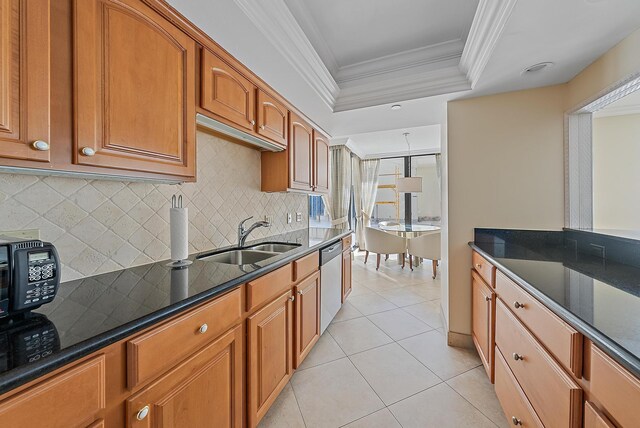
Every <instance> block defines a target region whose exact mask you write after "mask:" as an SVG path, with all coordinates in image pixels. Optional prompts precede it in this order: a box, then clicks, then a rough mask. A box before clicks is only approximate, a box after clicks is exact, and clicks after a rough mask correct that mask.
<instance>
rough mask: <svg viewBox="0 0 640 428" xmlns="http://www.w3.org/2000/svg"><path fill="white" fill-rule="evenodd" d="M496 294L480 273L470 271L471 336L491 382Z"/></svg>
mask: <svg viewBox="0 0 640 428" xmlns="http://www.w3.org/2000/svg"><path fill="white" fill-rule="evenodd" d="M495 302H496V295H495V293H494V292H493V290H492V289H491V288H490V287H489V286H488V285H487V284H485V283H484V281H483V280H482V278H481V277H480V275H478V274H477V273H476V272H475V271H472V272H471V312H472V320H473V324H472V329H471V337H472V338H473V343H474V345H475V346H476V349H477V350H478V354H479V355H480V359H481V360H482V364H483V365H484V369H485V370H486V371H487V375H488V376H489V379H490V380H491V383H493V371H494V365H493V357H494V343H495V339H494V331H495Z"/></svg>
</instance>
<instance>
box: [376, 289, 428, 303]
mask: <svg viewBox="0 0 640 428" xmlns="http://www.w3.org/2000/svg"><path fill="white" fill-rule="evenodd" d="M378 294H379V295H380V296H382V297H383V298H385V299H387V300H388V301H390V302H391V303H393V304H394V305H396V306H400V307H402V306H409V305H415V304H417V303H422V302H425V301H426V300H427V299H426V298H425V297H422V296H420V295H419V294H417V293H414V292H412V291H411V290H409V287H402V288H395V289H393V290H388V291H380V292H378Z"/></svg>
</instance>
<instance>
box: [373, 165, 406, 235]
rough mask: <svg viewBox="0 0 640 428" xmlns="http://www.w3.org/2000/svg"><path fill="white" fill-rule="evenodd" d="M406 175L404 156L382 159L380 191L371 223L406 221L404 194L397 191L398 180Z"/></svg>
mask: <svg viewBox="0 0 640 428" xmlns="http://www.w3.org/2000/svg"><path fill="white" fill-rule="evenodd" d="M403 176H404V158H388V159H380V173H379V175H378V193H376V204H375V206H374V207H373V214H372V215H371V224H372V225H377V224H378V223H379V222H381V221H394V222H398V223H402V222H404V216H405V206H404V205H405V201H404V199H405V198H404V194H403V193H398V192H397V191H396V180H397V179H398V178H399V177H403Z"/></svg>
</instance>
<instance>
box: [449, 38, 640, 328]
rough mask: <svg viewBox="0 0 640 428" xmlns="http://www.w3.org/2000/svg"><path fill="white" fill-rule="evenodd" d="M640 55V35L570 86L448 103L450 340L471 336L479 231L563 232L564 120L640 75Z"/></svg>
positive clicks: (576, 78)
mask: <svg viewBox="0 0 640 428" xmlns="http://www.w3.org/2000/svg"><path fill="white" fill-rule="evenodd" d="M638 52H640V30H637V31H636V32H634V33H633V34H631V35H630V36H629V37H627V38H626V39H625V40H623V41H622V42H620V43H619V44H618V45H616V46H615V47H613V48H612V49H610V50H609V51H608V52H607V53H606V54H604V55H603V56H602V57H601V58H600V59H598V60H596V61H595V62H594V63H592V64H591V65H590V66H588V67H587V68H586V69H585V70H583V71H582V72H581V73H580V74H578V75H577V76H576V77H575V78H574V79H573V80H571V81H570V82H568V83H566V84H563V85H557V86H551V87H545V88H538V89H533V90H528V91H517V92H510V93H505V94H498V95H491V96H485V97H478V98H472V99H467V100H460V101H452V102H450V103H449V105H448V117H447V122H448V125H447V134H448V137H447V141H446V143H445V144H444V145H443V147H445V148H444V149H443V153H447V164H448V189H447V188H445V193H443V203H445V204H448V205H447V207H446V208H445V209H444V210H443V212H444V213H447V215H448V219H446V218H445V219H443V220H444V223H445V224H448V229H449V230H448V240H447V242H446V243H444V244H443V251H445V252H444V253H443V254H445V256H444V259H443V265H444V266H445V269H443V283H442V288H443V293H442V295H443V302H442V306H443V313H444V314H446V315H445V316H446V317H447V318H448V319H447V322H448V326H449V331H450V332H453V333H463V334H469V333H470V332H471V290H470V286H471V284H470V280H469V269H470V266H471V250H470V249H469V247H468V246H467V242H468V241H470V240H472V239H473V229H474V228H475V227H498V228H528V229H559V228H561V227H562V226H563V225H564V165H563V159H564V151H563V147H564V125H563V124H564V113H565V112H566V111H569V110H570V109H572V108H573V107H576V106H578V105H579V104H581V103H584V102H586V101H587V100H591V99H593V98H594V97H595V96H596V95H597V94H599V93H601V92H602V91H604V90H606V89H607V88H610V87H611V86H612V85H614V84H616V83H617V82H619V81H621V80H622V79H625V78H628V77H629V76H630V75H631V74H633V73H637V72H638V71H640V55H638ZM446 190H448V194H447V192H446ZM447 248H448V249H447Z"/></svg>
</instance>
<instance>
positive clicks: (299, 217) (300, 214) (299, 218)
mask: <svg viewBox="0 0 640 428" xmlns="http://www.w3.org/2000/svg"><path fill="white" fill-rule="evenodd" d="M296 221H302V213H296Z"/></svg>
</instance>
